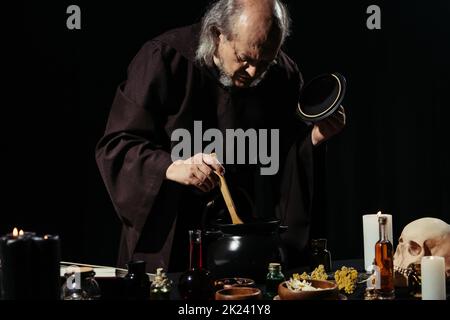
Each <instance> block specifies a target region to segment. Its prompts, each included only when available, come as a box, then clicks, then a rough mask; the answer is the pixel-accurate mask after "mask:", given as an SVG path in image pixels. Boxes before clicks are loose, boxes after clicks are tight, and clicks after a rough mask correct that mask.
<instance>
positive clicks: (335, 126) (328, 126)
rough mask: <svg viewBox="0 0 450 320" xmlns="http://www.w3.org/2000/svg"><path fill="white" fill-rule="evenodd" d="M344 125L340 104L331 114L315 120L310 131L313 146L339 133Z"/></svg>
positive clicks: (343, 114) (343, 112)
mask: <svg viewBox="0 0 450 320" xmlns="http://www.w3.org/2000/svg"><path fill="white" fill-rule="evenodd" d="M344 126H345V110H344V107H343V106H340V107H339V108H338V109H337V110H336V111H335V112H334V113H333V114H332V115H331V116H329V117H327V118H325V119H323V120H321V121H319V122H317V123H316V124H315V125H314V127H313V129H312V132H311V140H312V144H313V145H314V146H317V145H319V144H321V143H322V142H324V141H326V140H328V139H330V138H331V137H332V136H334V135H335V134H337V133H339V132H340V131H341V130H342V128H344Z"/></svg>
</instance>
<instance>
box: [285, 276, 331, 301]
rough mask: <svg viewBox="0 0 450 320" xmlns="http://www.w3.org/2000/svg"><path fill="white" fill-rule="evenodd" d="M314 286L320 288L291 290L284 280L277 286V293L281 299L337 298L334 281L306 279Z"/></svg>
mask: <svg viewBox="0 0 450 320" xmlns="http://www.w3.org/2000/svg"><path fill="white" fill-rule="evenodd" d="M307 281H308V282H310V283H311V285H312V286H313V287H314V288H318V289H321V290H314V291H298V292H296V291H292V290H291V289H289V288H288V287H287V286H286V282H287V281H284V282H282V283H280V285H279V286H278V295H279V296H280V299H281V300H337V299H338V298H339V290H338V286H337V284H336V283H334V282H331V281H327V280H307Z"/></svg>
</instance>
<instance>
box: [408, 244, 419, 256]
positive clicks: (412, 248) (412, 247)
mask: <svg viewBox="0 0 450 320" xmlns="http://www.w3.org/2000/svg"><path fill="white" fill-rule="evenodd" d="M408 252H409V253H410V254H411V255H412V256H418V255H419V254H420V253H421V252H422V247H421V246H420V245H419V244H418V243H417V242H414V241H410V242H409V248H408Z"/></svg>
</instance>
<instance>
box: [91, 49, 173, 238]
mask: <svg viewBox="0 0 450 320" xmlns="http://www.w3.org/2000/svg"><path fill="white" fill-rule="evenodd" d="M172 71H173V70H171V64H170V61H167V57H166V58H165V57H164V56H163V51H162V48H161V45H160V44H159V43H158V42H155V41H150V42H148V43H147V44H146V45H144V47H143V48H142V49H141V50H140V51H139V53H138V54H137V55H136V57H135V58H134V59H133V61H132V63H131V64H130V66H129V68H128V77H127V80H126V82H125V83H123V84H121V85H120V86H119V88H118V89H117V92H116V96H115V98H114V102H113V105H112V108H111V111H110V115H109V118H108V123H107V127H106V131H105V134H104V136H103V137H102V138H101V140H100V141H99V143H98V144H97V146H96V161H97V165H98V167H99V170H100V173H101V176H102V178H103V181H104V183H105V185H106V188H107V190H108V193H109V195H110V197H111V200H112V202H113V205H114V207H115V210H116V212H117V213H118V215H119V218H120V219H121V221H122V223H123V224H124V226H126V227H128V228H131V229H133V230H134V231H135V232H137V234H139V233H140V232H141V231H142V228H143V227H144V224H145V221H146V220H147V218H148V215H149V213H150V212H151V210H152V207H153V205H154V203H155V201H156V197H157V195H158V193H159V191H160V188H161V186H162V184H163V183H164V179H165V174H166V170H167V168H168V167H169V166H170V164H171V163H172V161H171V157H170V153H169V150H170V141H169V140H170V139H169V137H168V135H167V133H166V132H165V130H164V123H165V118H166V117H167V115H166V114H165V112H164V107H165V105H166V103H167V101H168V97H169V95H170V92H169V87H170V85H169V83H170V81H171V76H172V74H173V73H172Z"/></svg>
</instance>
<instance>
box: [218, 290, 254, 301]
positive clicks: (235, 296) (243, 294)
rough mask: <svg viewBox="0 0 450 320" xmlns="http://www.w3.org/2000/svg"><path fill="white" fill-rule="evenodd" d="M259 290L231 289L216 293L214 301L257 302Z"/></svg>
mask: <svg viewBox="0 0 450 320" xmlns="http://www.w3.org/2000/svg"><path fill="white" fill-rule="evenodd" d="M261 296H262V295H261V290H260V289H258V288H251V287H231V288H226V289H221V290H219V291H217V292H216V300H259V299H261Z"/></svg>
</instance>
